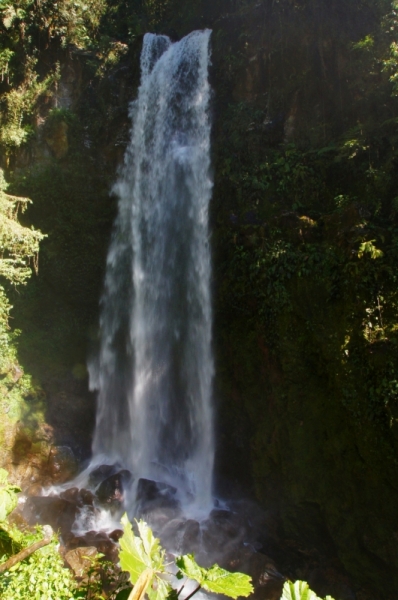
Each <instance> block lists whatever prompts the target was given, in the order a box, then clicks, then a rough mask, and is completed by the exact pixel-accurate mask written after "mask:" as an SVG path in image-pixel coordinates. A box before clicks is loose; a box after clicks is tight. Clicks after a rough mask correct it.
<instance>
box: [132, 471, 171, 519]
mask: <svg viewBox="0 0 398 600" xmlns="http://www.w3.org/2000/svg"><path fill="white" fill-rule="evenodd" d="M176 495H177V489H176V488H175V487H173V486H172V485H169V484H168V483H163V482H160V481H152V480H150V479H139V481H138V485H137V495H136V505H137V513H138V514H139V515H142V514H144V513H151V512H153V511H156V510H157V509H162V510H166V511H167V512H169V513H170V514H169V518H170V517H171V518H173V516H178V514H179V513H180V510H181V507H180V503H179V501H178V499H177V497H176ZM170 511H171V512H170ZM172 514H173V516H171V515H172Z"/></svg>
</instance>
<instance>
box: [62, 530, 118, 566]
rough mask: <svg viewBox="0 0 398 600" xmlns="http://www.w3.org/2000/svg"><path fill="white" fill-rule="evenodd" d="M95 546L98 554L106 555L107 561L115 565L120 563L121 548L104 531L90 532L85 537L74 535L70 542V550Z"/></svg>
mask: <svg viewBox="0 0 398 600" xmlns="http://www.w3.org/2000/svg"><path fill="white" fill-rule="evenodd" d="M92 546H94V547H95V548H96V549H97V551H98V552H101V554H104V556H105V558H106V559H107V560H110V561H112V562H114V563H116V562H117V561H118V553H119V548H118V546H117V545H116V544H115V542H114V541H113V540H111V539H110V537H109V536H108V534H107V533H105V532H104V531H94V530H93V531H88V532H87V533H85V534H84V535H80V536H77V535H74V536H72V537H71V539H70V540H68V548H71V549H76V548H81V547H83V548H87V547H92Z"/></svg>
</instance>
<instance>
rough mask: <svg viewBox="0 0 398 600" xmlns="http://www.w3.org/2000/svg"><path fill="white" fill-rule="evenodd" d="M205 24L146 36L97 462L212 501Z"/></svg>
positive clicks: (101, 365) (124, 174)
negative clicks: (181, 32) (177, 35)
mask: <svg viewBox="0 0 398 600" xmlns="http://www.w3.org/2000/svg"><path fill="white" fill-rule="evenodd" d="M209 37H210V31H195V32H193V33H191V34H190V35H188V36H187V37H185V38H184V39H182V40H181V41H180V42H177V43H174V44H172V43H171V41H170V40H169V38H167V37H166V36H158V35H153V34H146V35H145V37H144V44H143V49H142V55H141V85H140V88H139V92H138V98H137V100H136V101H135V102H133V103H132V105H131V118H132V129H131V141H130V144H129V146H128V148H127V151H126V155H125V159H124V166H123V168H122V170H121V173H120V176H119V180H118V181H117V183H116V185H115V188H114V190H115V192H116V194H117V195H118V197H119V213H118V217H117V219H116V223H115V226H114V231H113V237H112V241H111V245H110V248H109V253H108V257H107V270H106V278H105V289H104V293H103V297H102V300H101V305H102V307H101V319H100V330H101V344H100V351H99V357H98V360H97V361H96V364H95V365H94V364H91V365H90V366H89V370H90V386H91V388H92V389H97V390H98V412H97V423H96V430H95V436H94V443H93V454H94V461H95V459H96V457H99V456H104V455H105V456H106V457H107V460H108V461H113V462H118V463H121V464H122V465H123V466H124V467H126V468H128V469H130V470H131V471H132V473H133V476H134V478H135V479H137V478H139V477H145V478H148V479H154V480H158V481H164V482H168V483H172V484H173V485H176V486H177V487H178V488H179V489H180V490H183V492H184V493H185V495H186V498H187V497H191V498H194V503H195V504H196V505H197V506H200V507H202V508H206V507H208V506H210V504H211V483H212V468H213V454H214V442H213V416H212V405H211V394H212V377H213V358H212V352H211V320H212V314H211V298H210V269H211V265H210V251H209V232H208V204H209V199H210V195H211V188H212V182H211V179H210V174H209V169H210V123H209V114H208V105H209V95H210V88H209V83H208V63H209V49H208V47H209Z"/></svg>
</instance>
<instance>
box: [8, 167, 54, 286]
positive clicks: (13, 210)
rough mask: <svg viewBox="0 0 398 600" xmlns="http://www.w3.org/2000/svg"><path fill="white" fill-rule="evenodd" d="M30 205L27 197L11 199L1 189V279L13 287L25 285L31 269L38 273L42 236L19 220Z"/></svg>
mask: <svg viewBox="0 0 398 600" xmlns="http://www.w3.org/2000/svg"><path fill="white" fill-rule="evenodd" d="M0 172H1V170H0ZM1 175H2V172H1ZM29 203H30V200H29V199H28V198H20V197H17V196H10V195H9V194H6V193H5V191H4V189H0V277H3V278H5V279H7V280H8V281H9V282H11V283H12V284H14V285H18V284H21V283H22V284H24V283H26V280H27V279H28V278H29V277H30V276H31V274H32V267H33V268H34V269H35V271H37V268H38V258H37V257H38V252H39V244H40V242H41V240H42V239H43V238H44V237H45V236H44V235H43V234H42V233H41V232H40V231H36V230H35V229H33V228H28V227H24V226H23V225H21V224H20V223H19V221H18V216H19V213H23V212H24V211H25V210H26V208H27V206H28V204H29ZM31 265H32V266H31Z"/></svg>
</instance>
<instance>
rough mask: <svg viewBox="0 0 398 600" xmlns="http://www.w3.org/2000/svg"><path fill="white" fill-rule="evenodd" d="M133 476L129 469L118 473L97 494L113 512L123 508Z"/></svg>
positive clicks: (103, 484) (102, 484) (104, 483)
mask: <svg viewBox="0 0 398 600" xmlns="http://www.w3.org/2000/svg"><path fill="white" fill-rule="evenodd" d="M132 478H133V476H132V474H131V473H130V471H127V469H123V470H121V471H118V472H117V473H115V474H113V475H110V476H109V477H108V478H107V479H105V480H104V481H103V482H102V483H101V484H100V485H99V487H98V489H97V491H96V492H95V495H96V497H97V498H98V500H99V501H100V502H101V503H102V504H105V505H107V506H108V507H109V508H110V509H111V510H112V509H118V508H120V507H121V505H122V502H123V500H124V492H125V490H126V488H127V487H128V486H129V484H130V483H131V481H132Z"/></svg>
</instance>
